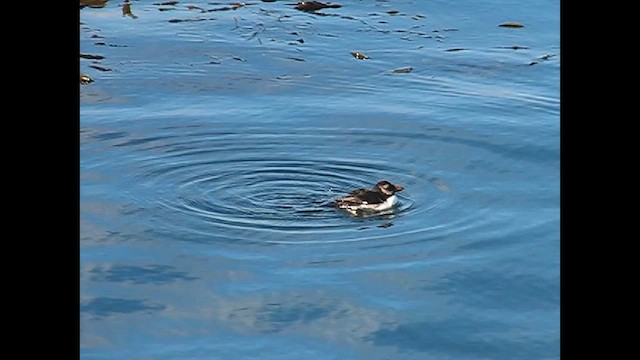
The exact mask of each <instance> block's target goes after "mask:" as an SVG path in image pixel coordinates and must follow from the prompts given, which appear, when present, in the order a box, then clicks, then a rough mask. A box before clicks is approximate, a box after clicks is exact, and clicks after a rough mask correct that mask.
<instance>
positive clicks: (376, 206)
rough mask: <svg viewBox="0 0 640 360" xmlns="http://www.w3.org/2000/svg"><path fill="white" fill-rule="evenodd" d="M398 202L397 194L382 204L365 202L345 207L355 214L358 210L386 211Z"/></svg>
mask: <svg viewBox="0 0 640 360" xmlns="http://www.w3.org/2000/svg"><path fill="white" fill-rule="evenodd" d="M397 203H398V197H397V196H395V195H391V196H389V197H388V198H387V200H385V201H384V202H383V203H380V204H367V203H363V204H360V205H355V206H346V207H344V209H346V210H348V211H349V212H350V213H352V214H355V213H357V211H358V210H360V211H362V210H364V211H384V210H389V209H391V208H392V207H393V206H394V205H395V204H397Z"/></svg>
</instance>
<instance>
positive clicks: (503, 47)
mask: <svg viewBox="0 0 640 360" xmlns="http://www.w3.org/2000/svg"><path fill="white" fill-rule="evenodd" d="M498 49H511V50H523V49H529V48H528V47H526V46H520V45H513V46H498Z"/></svg>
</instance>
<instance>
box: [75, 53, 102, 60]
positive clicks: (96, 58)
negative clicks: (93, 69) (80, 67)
mask: <svg viewBox="0 0 640 360" xmlns="http://www.w3.org/2000/svg"><path fill="white" fill-rule="evenodd" d="M80 57H81V58H83V59H89V60H102V59H104V56H102V55H91V54H83V53H80Z"/></svg>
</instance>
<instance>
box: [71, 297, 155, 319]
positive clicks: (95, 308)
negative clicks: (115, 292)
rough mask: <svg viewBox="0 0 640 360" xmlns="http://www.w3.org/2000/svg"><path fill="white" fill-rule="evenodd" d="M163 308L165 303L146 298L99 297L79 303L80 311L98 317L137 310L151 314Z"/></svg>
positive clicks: (136, 311) (135, 311)
mask: <svg viewBox="0 0 640 360" xmlns="http://www.w3.org/2000/svg"><path fill="white" fill-rule="evenodd" d="M165 308H166V306H165V305H162V304H156V303H152V302H149V301H147V300H137V299H121V298H111V297H99V298H95V299H92V300H89V301H87V302H85V303H84V304H81V305H80V312H81V313H83V312H84V313H89V314H92V315H95V316H98V317H108V316H111V315H114V314H130V313H138V312H140V313H145V314H152V313H154V312H157V311H160V310H164V309H165Z"/></svg>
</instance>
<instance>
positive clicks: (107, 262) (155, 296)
mask: <svg viewBox="0 0 640 360" xmlns="http://www.w3.org/2000/svg"><path fill="white" fill-rule="evenodd" d="M161 2H162V1H157V0H154V1H133V2H132V3H131V10H132V12H133V14H135V15H136V16H137V18H135V19H134V18H132V17H129V16H123V15H122V8H121V3H118V2H113V1H108V2H107V3H106V5H105V6H104V7H102V8H90V7H86V8H83V9H82V10H80V20H81V24H80V49H81V52H82V53H85V54H92V55H101V56H104V58H103V59H101V60H90V59H81V66H80V71H81V72H83V73H86V74H87V75H89V76H90V77H91V78H93V79H94V80H95V82H93V83H91V84H89V85H81V87H80V134H79V136H80V210H81V212H80V270H81V271H80V285H81V288H80V309H79V310H80V353H81V357H82V358H84V359H557V358H559V347H560V345H559V334H560V331H559V323H560V320H559V243H560V242H559V237H560V235H559V218H560V215H559V173H560V170H559V163H560V159H559V154H560V144H559V143H560V136H559V134H560V127H559V112H560V100H559V97H560V96H559V87H560V84H559V70H560V39H559V2H557V1H537V2H534V3H531V4H529V3H522V2H510V1H504V0H481V1H470V0H462V1H457V2H453V3H452V2H450V1H419V0H415V1H409V0H398V1H374V0H369V1H364V0H363V1H356V0H348V1H347V0H345V1H342V2H338V3H340V4H342V5H343V7H342V8H340V9H327V10H323V11H320V13H321V14H310V13H304V12H301V11H298V10H295V9H294V8H293V6H292V5H291V4H293V3H295V2H290V1H276V2H262V1H253V2H247V6H244V7H239V8H237V9H236V10H220V9H221V8H224V7H229V3H230V2H229V3H226V2H209V3H207V2H190V3H183V2H179V3H177V4H176V5H156V4H158V3H161ZM187 5H198V6H199V7H200V8H202V9H209V10H218V11H209V12H202V11H201V10H198V9H189V8H187ZM161 9H166V10H162V11H161ZM390 10H397V11H398V12H397V13H395V14H394V13H391V14H390V13H388V11H390ZM170 20H171V21H170ZM176 20H178V21H176ZM510 21H516V22H519V23H521V24H523V25H524V27H523V28H505V27H500V26H498V25H499V24H501V23H503V22H510ZM514 47H515V48H514ZM354 51H359V52H363V53H365V54H366V55H368V56H369V59H366V60H357V59H355V58H354V57H353V56H352V55H351V54H350V52H354ZM92 65H93V66H98V67H100V69H97V68H93V67H91V66H92ZM404 67H412V68H413V69H412V71H411V72H409V73H394V72H393V71H392V70H394V69H398V68H404ZM104 70H108V71H104ZM383 179H386V180H389V181H391V182H393V183H396V184H400V185H402V186H404V187H405V190H404V191H402V192H401V193H399V198H400V204H399V205H398V206H397V208H396V209H394V211H393V212H392V213H390V214H385V215H381V216H370V217H353V216H351V215H349V214H348V213H345V212H341V211H339V210H336V209H334V208H332V207H330V206H328V204H329V203H330V202H331V200H332V199H334V198H336V197H339V196H342V195H345V194H346V193H348V192H349V191H351V190H353V189H355V188H360V187H369V186H371V185H373V184H374V183H376V182H377V181H379V180H383Z"/></svg>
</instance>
